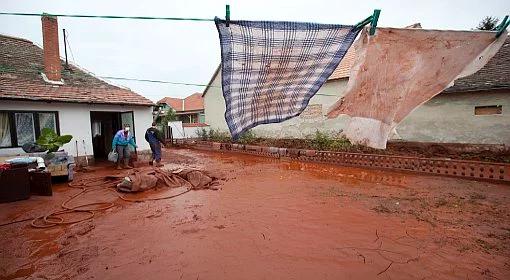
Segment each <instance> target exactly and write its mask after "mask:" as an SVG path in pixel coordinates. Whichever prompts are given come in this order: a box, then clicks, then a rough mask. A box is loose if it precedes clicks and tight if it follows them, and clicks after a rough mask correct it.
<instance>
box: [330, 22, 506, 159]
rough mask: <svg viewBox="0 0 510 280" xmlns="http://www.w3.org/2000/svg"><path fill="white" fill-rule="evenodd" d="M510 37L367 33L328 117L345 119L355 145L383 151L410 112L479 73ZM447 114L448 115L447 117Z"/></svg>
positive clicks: (401, 31)
mask: <svg viewBox="0 0 510 280" xmlns="http://www.w3.org/2000/svg"><path fill="white" fill-rule="evenodd" d="M506 37H507V34H506V32H505V34H503V35H502V36H500V37H499V38H498V39H496V36H495V32H487V31H439V30H424V29H396V28H377V32H376V34H375V35H374V36H368V34H367V31H366V29H365V30H364V31H363V33H362V34H361V36H360V38H359V39H358V41H356V42H355V43H354V48H355V51H356V54H357V58H356V61H355V62H354V65H353V67H352V68H351V73H350V77H349V82H348V84H347V88H346V91H345V95H344V97H343V98H342V99H340V100H339V101H337V102H336V104H335V105H333V106H332V108H331V109H330V111H329V113H328V117H329V118H334V117H337V116H338V115H340V114H346V115H348V116H349V117H350V118H349V119H348V121H347V124H346V127H345V129H344V134H345V136H346V137H347V138H348V139H349V140H350V141H351V142H353V143H357V144H362V145H366V146H369V147H373V148H378V149H384V148H386V142H387V140H388V137H389V136H390V132H391V131H392V130H393V129H394V128H395V127H396V125H397V124H399V123H400V122H401V121H402V120H403V119H404V118H405V117H406V116H407V115H408V114H409V113H411V111H412V110H414V109H415V108H416V107H418V106H419V105H421V104H423V103H425V102H426V101H428V100H430V99H431V98H432V97H434V96H435V95H437V94H439V93H440V92H441V91H443V90H444V89H445V88H447V87H449V86H451V85H453V81H454V80H455V79H458V78H461V77H465V76H468V75H471V74H473V73H475V72H476V71H478V70H480V69H481V68H482V67H483V66H484V65H485V64H486V63H487V62H488V60H489V59H490V58H491V57H492V56H494V54H496V52H497V51H498V50H499V48H500V47H501V45H502V44H503V43H504V41H505V38H506ZM445 113H448V112H445Z"/></svg>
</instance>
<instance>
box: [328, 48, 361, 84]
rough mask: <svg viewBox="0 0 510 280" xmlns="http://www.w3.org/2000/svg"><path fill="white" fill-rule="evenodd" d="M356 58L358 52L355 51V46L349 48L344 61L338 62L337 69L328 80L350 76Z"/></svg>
mask: <svg viewBox="0 0 510 280" xmlns="http://www.w3.org/2000/svg"><path fill="white" fill-rule="evenodd" d="M355 59H356V52H355V51H354V48H349V50H348V51H347V53H345V56H344V58H343V59H342V61H340V64H338V67H337V68H336V69H335V71H333V73H332V74H331V76H329V78H328V81H329V80H336V79H342V78H349V72H350V71H351V67H352V65H353V64H354V60H355Z"/></svg>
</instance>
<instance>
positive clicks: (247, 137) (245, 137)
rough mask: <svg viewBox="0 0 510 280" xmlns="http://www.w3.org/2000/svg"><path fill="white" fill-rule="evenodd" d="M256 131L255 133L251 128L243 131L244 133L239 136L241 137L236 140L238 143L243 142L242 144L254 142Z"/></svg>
mask: <svg viewBox="0 0 510 280" xmlns="http://www.w3.org/2000/svg"><path fill="white" fill-rule="evenodd" d="M255 139H256V137H255V133H253V132H252V131H251V130H250V129H249V130H247V131H245V132H243V134H241V136H240V137H239V139H238V140H237V141H236V142H238V143H241V144H252V143H254V142H255Z"/></svg>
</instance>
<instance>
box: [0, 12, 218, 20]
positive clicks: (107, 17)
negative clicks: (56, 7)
mask: <svg viewBox="0 0 510 280" xmlns="http://www.w3.org/2000/svg"><path fill="white" fill-rule="evenodd" d="M0 15H6V16H38V17H40V16H53V17H73V18H106V19H137V20H138V19H148V20H179V21H214V19H213V18H180V17H144V16H131V17H130V16H92V15H66V14H47V13H42V14H38V13H0Z"/></svg>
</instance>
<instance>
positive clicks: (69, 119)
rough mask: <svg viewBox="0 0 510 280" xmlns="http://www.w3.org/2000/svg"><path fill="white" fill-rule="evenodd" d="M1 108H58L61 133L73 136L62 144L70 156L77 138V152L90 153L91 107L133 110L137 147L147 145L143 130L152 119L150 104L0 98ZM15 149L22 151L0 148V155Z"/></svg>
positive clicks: (21, 151)
mask: <svg viewBox="0 0 510 280" xmlns="http://www.w3.org/2000/svg"><path fill="white" fill-rule="evenodd" d="M0 110H19V111H58V117H59V124H60V134H71V135H72V136H73V139H72V140H71V142H70V143H68V144H65V145H64V147H63V149H64V150H65V151H67V152H68V153H69V154H71V155H73V156H76V148H75V147H76V141H78V155H79V156H84V155H88V156H91V155H92V154H93V150H92V131H91V123H90V111H112V112H126V111H133V113H134V119H135V132H136V135H135V137H136V140H137V144H138V147H139V148H138V150H140V151H143V150H148V149H150V147H149V144H148V143H147V142H146V141H145V138H144V135H145V130H146V129H147V128H148V127H150V126H151V123H152V108H151V107H150V106H127V105H126V106H124V105H96V104H81V103H80V104H79V103H56V102H55V103H53V102H52V103H50V102H29V101H7V100H2V101H0ZM11 133H12V132H11ZM83 140H85V148H84V147H83ZM85 150H86V154H85ZM18 153H24V152H23V150H22V149H21V148H0V156H1V155H15V154H18Z"/></svg>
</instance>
